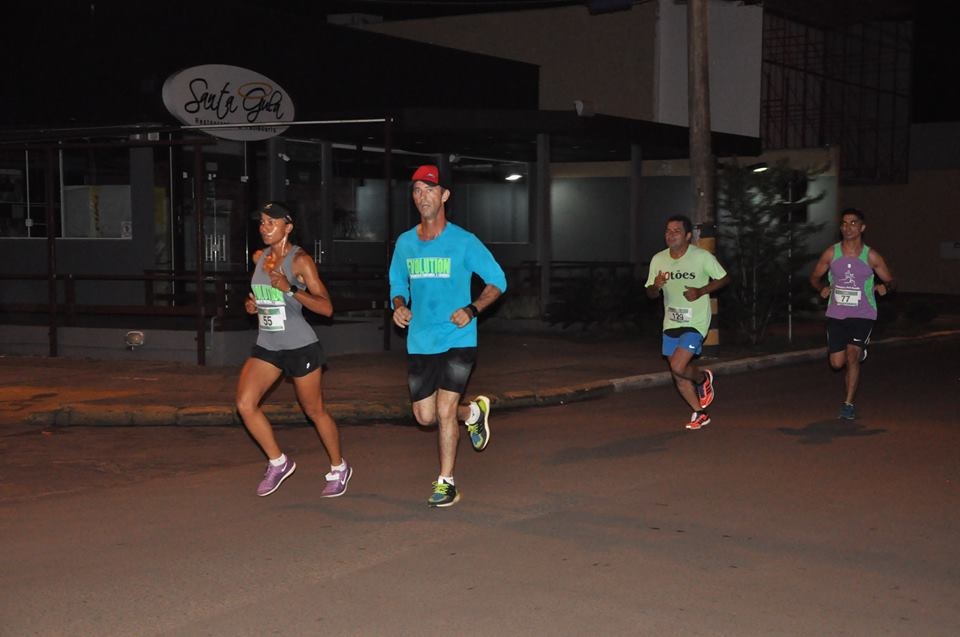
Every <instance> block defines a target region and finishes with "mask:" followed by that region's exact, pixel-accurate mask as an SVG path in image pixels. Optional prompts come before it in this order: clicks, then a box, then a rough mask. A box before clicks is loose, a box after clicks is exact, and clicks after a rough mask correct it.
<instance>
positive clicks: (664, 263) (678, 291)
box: [646, 245, 727, 336]
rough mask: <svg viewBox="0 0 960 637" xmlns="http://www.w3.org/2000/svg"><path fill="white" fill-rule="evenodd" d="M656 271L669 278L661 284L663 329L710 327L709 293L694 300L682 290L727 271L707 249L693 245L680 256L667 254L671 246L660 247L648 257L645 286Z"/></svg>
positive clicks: (699, 285) (718, 277) (650, 282)
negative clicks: (648, 263) (648, 269)
mask: <svg viewBox="0 0 960 637" xmlns="http://www.w3.org/2000/svg"><path fill="white" fill-rule="evenodd" d="M659 272H667V273H669V274H670V278H669V279H667V283H666V285H664V286H663V310H664V311H663V329H664V330H669V329H673V328H677V327H692V328H694V329H695V330H697V331H698V332H700V334H701V335H703V336H706V335H707V330H709V329H710V295H709V294H705V295H703V296H701V297H700V298H699V299H697V300H696V301H688V300H687V299H685V298H684V296H683V293H684V292H685V291H686V289H687V287H692V288H701V287H703V286H705V285H706V284H708V283H709V282H710V280H711V279H722V278H723V277H725V276H727V271H726V270H724V269H723V266H722V265H720V263H719V262H718V261H717V259H716V257H714V256H713V254H711V253H710V252H707V251H706V250H703V249H702V248H698V247H697V246H695V245H691V246H688V247H687V251H686V252H684V254H683V256H682V257H680V258H679V259H674V258H673V257H671V256H670V249H669V248H667V249H665V250H662V251H660V252H658V253H656V254H655V255H653V258H652V259H650V273H649V274H648V275H647V283H646V286H647V287H650V286H651V285H653V281H654V279H656V278H657V274H658V273H659Z"/></svg>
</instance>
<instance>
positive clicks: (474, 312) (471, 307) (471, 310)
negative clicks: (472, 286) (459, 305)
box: [463, 303, 480, 318]
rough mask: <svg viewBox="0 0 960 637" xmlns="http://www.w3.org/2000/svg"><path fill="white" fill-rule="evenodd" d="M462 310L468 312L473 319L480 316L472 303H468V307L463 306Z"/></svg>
mask: <svg viewBox="0 0 960 637" xmlns="http://www.w3.org/2000/svg"><path fill="white" fill-rule="evenodd" d="M463 309H465V310H470V313H471V314H473V318H477V316H479V315H480V310H478V309H477V306H476V305H474V304H473V303H470V304H469V305H466V306H464V308H463Z"/></svg>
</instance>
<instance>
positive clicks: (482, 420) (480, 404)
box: [467, 396, 490, 451]
mask: <svg viewBox="0 0 960 637" xmlns="http://www.w3.org/2000/svg"><path fill="white" fill-rule="evenodd" d="M473 403H474V404H475V405H476V406H477V408H478V409H480V417H479V418H477V422H475V423H472V424H471V423H467V433H469V434H470V444H472V445H473V448H474V450H475V451H483V450H484V449H486V447H487V443H488V442H490V399H489V398H487V397H486V396H477V397H476V398H474V399H473Z"/></svg>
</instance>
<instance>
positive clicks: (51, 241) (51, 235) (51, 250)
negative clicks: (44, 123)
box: [26, 148, 63, 357]
mask: <svg viewBox="0 0 960 637" xmlns="http://www.w3.org/2000/svg"><path fill="white" fill-rule="evenodd" d="M46 158H47V174H46V178H45V180H44V196H45V197H46V200H47V208H46V212H47V302H48V303H49V306H50V317H49V320H50V323H49V327H48V330H47V336H48V339H49V342H50V356H51V357H56V356H57V354H58V347H57V346H58V342H57V238H56V232H57V224H56V218H55V215H54V211H53V158H54V156H53V148H47V152H46ZM26 169H27V174H29V173H30V164H29V162H28V163H27V166H26ZM60 205H61V206H62V205H63V202H62V201H61V204H60Z"/></svg>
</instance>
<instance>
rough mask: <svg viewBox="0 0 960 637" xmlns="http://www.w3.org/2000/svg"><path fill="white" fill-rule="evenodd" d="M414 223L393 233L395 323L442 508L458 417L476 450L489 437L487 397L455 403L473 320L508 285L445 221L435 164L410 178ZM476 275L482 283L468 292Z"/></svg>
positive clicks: (469, 360) (481, 251) (471, 351)
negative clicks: (433, 429) (435, 448)
mask: <svg viewBox="0 0 960 637" xmlns="http://www.w3.org/2000/svg"><path fill="white" fill-rule="evenodd" d="M411 181H412V182H413V186H412V194H413V203H414V205H416V207H417V211H418V212H419V213H420V223H419V224H417V225H416V226H415V227H413V228H411V229H410V230H407V231H406V232H404V233H403V234H401V235H400V236H399V237H398V238H397V245H396V248H395V249H394V252H393V259H392V260H391V262H390V298H391V299H392V300H393V308H394V309H393V322H394V323H395V324H396V325H397V326H399V327H401V328H409V331H408V333H407V360H408V368H407V384H408V385H409V387H410V399H411V401H412V403H413V415H414V417H415V418H416V419H417V422H418V423H420V424H421V425H424V426H430V425H433V424H435V423H439V436H440V439H439V447H440V476H439V477H438V478H437V481H436V482H434V483H433V486H434V489H433V493H432V494H431V496H430V498H429V499H428V500H427V504H428V505H430V506H434V507H447V506H452V505H454V504H456V503H457V501H458V500H459V499H460V493H459V492H458V491H457V487H456V484H455V482H454V478H453V468H454V463H455V462H456V458H457V443H458V442H459V441H460V429H459V420H463V421H464V423H465V424H466V426H467V431H468V432H469V434H470V442H471V444H472V445H473V448H474V449H475V450H477V451H482V450H483V449H484V448H485V447H486V446H487V442H488V441H489V440H490V424H489V417H490V400H489V399H488V398H487V397H486V396H477V397H476V398H475V399H474V400H473V401H471V402H470V403H469V404H468V405H461V404H460V397H461V396H462V395H463V392H464V390H465V389H466V386H467V381H468V380H469V379H470V373H471V372H472V371H473V366H474V363H475V361H476V355H477V322H476V320H475V319H476V318H477V316H478V315H479V314H480V312H482V311H484V310H485V309H486V308H488V307H489V306H490V305H491V304H492V303H493V302H494V301H496V300H497V298H499V296H500V295H501V294H502V293H503V292H505V291H506V289H507V280H506V277H505V276H504V274H503V269H502V268H501V267H500V266H499V264H497V262H496V260H495V259H494V258H493V255H492V254H490V250H488V249H487V247H486V246H485V245H483V243H481V241H480V240H479V239H478V238H477V237H476V236H475V235H473V234H472V233H470V232H467V231H466V230H464V229H463V228H461V227H460V226H458V225H456V224H454V223H450V222H448V221H447V216H446V211H445V209H444V206H445V204H446V202H447V200H448V199H449V198H450V190H448V189H447V188H444V187H443V186H442V185H441V181H440V171H439V170H438V169H437V167H436V166H429V165H427V166H420V167H419V168H417V170H416V172H414V173H413V177H412V178H411ZM474 274H476V275H477V276H479V277H480V278H481V279H483V282H484V283H485V284H486V286H485V287H484V289H483V292H481V293H480V296H479V297H477V298H476V299H471V297H470V280H471V277H472V276H473V275H474Z"/></svg>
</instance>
